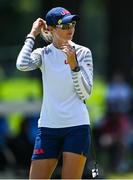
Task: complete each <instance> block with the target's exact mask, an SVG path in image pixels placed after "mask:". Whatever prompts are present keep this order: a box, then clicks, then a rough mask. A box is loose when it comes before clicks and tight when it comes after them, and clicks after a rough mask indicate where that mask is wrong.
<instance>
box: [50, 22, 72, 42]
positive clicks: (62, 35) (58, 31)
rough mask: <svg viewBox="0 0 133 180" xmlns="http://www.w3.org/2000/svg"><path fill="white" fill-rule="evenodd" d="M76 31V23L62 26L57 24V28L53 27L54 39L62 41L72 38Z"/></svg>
mask: <svg viewBox="0 0 133 180" xmlns="http://www.w3.org/2000/svg"><path fill="white" fill-rule="evenodd" d="M66 27H67V28H66ZM64 28H66V29H64ZM74 32H75V25H71V26H61V27H60V26H56V27H55V28H53V29H52V34H53V39H54V40H60V41H69V40H72V38H73V35H74Z"/></svg>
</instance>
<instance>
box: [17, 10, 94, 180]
mask: <svg viewBox="0 0 133 180" xmlns="http://www.w3.org/2000/svg"><path fill="white" fill-rule="evenodd" d="M78 19H79V17H78V16H77V15H72V14H71V13H70V12H69V11H68V10H66V9H64V8H62V7H55V8H53V9H51V10H50V11H49V12H48V13H47V14H46V17H45V20H43V19H41V18H38V19H37V20H36V21H35V22H34V23H33V26H32V29H31V31H30V33H29V34H28V35H27V37H26V40H25V44H24V46H23V47H22V49H21V51H20V53H19V55H18V58H17V63H16V66H17V68H18V69H19V70H21V71H30V70H34V69H37V68H40V70H41V72H42V81H43V91H44V97H43V102H42V109H41V113H40V118H39V120H38V132H37V135H36V139H35V146H34V151H33V155H32V162H31V167H30V175H29V178H30V179H47V178H50V177H51V175H52V173H53V171H54V169H55V167H56V165H57V162H58V159H59V156H60V155H61V153H62V157H63V165H62V173H61V177H62V178H63V179H73V178H77V179H79V178H81V177H82V174H83V170H84V166H85V162H86V159H87V156H88V152H89V147H90V143H91V142H90V127H89V124H90V121H89V115H88V111H87V108H86V105H85V103H84V100H85V99H86V98H88V97H89V96H90V94H91V91H92V84H93V65H92V55H91V51H90V50H89V49H88V48H86V47H84V46H81V45H78V44H75V43H74V42H72V38H73V35H74V31H75V25H76V22H77V21H78ZM43 31H44V32H43ZM39 34H43V36H44V38H46V40H52V42H51V43H50V44H49V45H47V46H46V47H43V48H37V49H35V50H33V46H34V42H35V39H36V37H37V36H38V35H39Z"/></svg>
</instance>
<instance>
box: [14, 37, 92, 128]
mask: <svg viewBox="0 0 133 180" xmlns="http://www.w3.org/2000/svg"><path fill="white" fill-rule="evenodd" d="M70 43H71V45H72V46H74V47H75V51H76V55H77V61H78V64H79V66H80V71H79V72H72V71H71V69H70V66H69V64H67V56H66V54H65V53H64V52H63V51H61V50H60V49H57V48H56V47H54V45H53V44H50V45H48V46H46V47H43V48H37V49H35V50H34V51H33V46H34V40H32V39H31V38H28V39H26V41H25V44H24V46H23V47H22V49H21V51H20V53H19V55H18V58H17V63H16V66H17V68H18V69H19V70H21V71H30V70H34V69H37V68H40V69H41V72H42V81H43V102H42V108H41V113H40V118H39V120H38V127H50V128H62V127H71V126H77V125H84V124H90V120H89V115H88V111H87V108H86V105H85V104H84V102H83V101H84V100H85V99H86V98H88V97H89V96H90V94H91V91H92V86H93V64H92V55H91V51H90V50H89V49H88V48H86V47H83V46H80V45H77V44H75V43H73V42H70Z"/></svg>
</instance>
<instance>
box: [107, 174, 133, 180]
mask: <svg viewBox="0 0 133 180" xmlns="http://www.w3.org/2000/svg"><path fill="white" fill-rule="evenodd" d="M107 179H133V173H121V174H110V175H108V177H107Z"/></svg>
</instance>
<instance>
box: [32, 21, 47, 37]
mask: <svg viewBox="0 0 133 180" xmlns="http://www.w3.org/2000/svg"><path fill="white" fill-rule="evenodd" d="M42 28H43V29H44V30H46V29H47V25H46V21H44V20H43V19H41V18H38V19H37V20H36V21H35V22H34V23H33V25H32V29H31V32H30V34H31V35H33V36H34V37H36V36H38V35H39V34H40V33H41V29H42Z"/></svg>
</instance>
